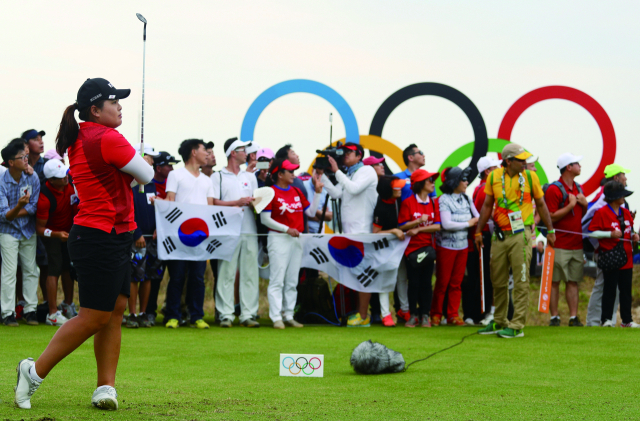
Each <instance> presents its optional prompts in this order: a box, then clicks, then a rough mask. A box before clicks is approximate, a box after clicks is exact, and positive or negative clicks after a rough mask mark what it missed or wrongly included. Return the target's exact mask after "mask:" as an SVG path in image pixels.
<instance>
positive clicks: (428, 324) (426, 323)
mask: <svg viewBox="0 0 640 421" xmlns="http://www.w3.org/2000/svg"><path fill="white" fill-rule="evenodd" d="M420 326H422V327H431V320H430V319H429V316H428V315H426V314H425V315H423V316H422V323H420Z"/></svg>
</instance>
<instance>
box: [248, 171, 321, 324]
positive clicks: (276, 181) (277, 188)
mask: <svg viewBox="0 0 640 421" xmlns="http://www.w3.org/2000/svg"><path fill="white" fill-rule="evenodd" d="M299 167H300V165H295V164H292V163H291V162H289V161H288V160H286V159H285V160H282V159H276V160H275V161H274V162H273V164H271V168H270V169H269V178H267V181H268V183H267V184H268V185H270V187H271V188H272V189H273V191H274V192H275V196H274V198H273V199H272V200H271V202H270V203H269V205H267V207H266V208H265V210H264V211H262V213H261V214H260V219H261V220H262V223H263V224H264V225H265V226H266V227H267V228H268V229H269V236H268V244H267V251H268V252H269V267H270V271H271V272H270V273H271V276H270V279H269V287H268V288H267V296H268V298H269V317H270V318H271V320H272V321H273V327H274V328H275V329H284V325H285V323H286V324H287V325H289V326H291V327H303V325H302V324H301V323H298V322H297V321H295V320H293V308H294V306H295V305H296V298H297V297H298V290H297V289H296V287H297V286H298V274H299V272H300V263H301V261H302V244H300V239H299V238H298V236H300V233H301V232H303V231H304V218H303V216H302V212H304V213H305V214H306V215H307V216H309V217H312V216H315V214H316V209H318V203H319V202H320V193H321V192H322V188H323V187H324V184H322V182H320V177H321V176H319V175H317V174H314V179H313V185H314V187H315V189H316V193H317V194H316V195H315V196H313V203H311V205H309V202H308V201H307V199H306V197H304V195H303V194H302V192H300V190H298V189H297V188H296V187H294V186H292V184H293V180H295V178H296V177H295V176H294V175H293V172H294V171H295V170H297V169H298V168H299ZM280 233H286V234H289V235H283V234H280ZM283 315H284V322H283V321H282V318H283Z"/></svg>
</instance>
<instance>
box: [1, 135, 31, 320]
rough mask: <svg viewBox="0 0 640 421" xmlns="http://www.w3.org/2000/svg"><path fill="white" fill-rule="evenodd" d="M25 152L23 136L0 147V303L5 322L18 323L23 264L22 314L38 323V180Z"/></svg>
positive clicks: (25, 318) (26, 318)
mask: <svg viewBox="0 0 640 421" xmlns="http://www.w3.org/2000/svg"><path fill="white" fill-rule="evenodd" d="M28 158H29V156H28V154H27V152H26V151H25V145H24V140H23V139H14V140H12V141H11V142H9V144H8V145H7V146H5V147H4V149H2V159H3V161H4V162H6V163H7V164H8V165H9V169H8V170H7V171H5V172H4V174H2V175H1V177H2V180H1V182H0V249H1V250H2V271H1V275H0V282H1V284H2V288H0V302H1V304H0V307H1V308H2V320H3V323H4V324H5V326H18V323H17V322H16V319H15V312H14V309H15V306H16V302H15V299H16V270H17V269H18V259H20V267H21V268H22V295H23V296H24V301H25V302H26V305H25V306H24V315H23V318H24V320H25V321H26V322H27V324H29V325H37V324H38V321H37V318H36V306H37V304H38V294H37V291H38V266H37V264H36V244H37V242H36V236H35V235H34V234H35V228H36V227H35V218H34V215H35V214H36V211H37V203H38V196H39V195H40V181H39V180H38V176H37V174H33V173H31V175H27V174H26V173H25V170H26V169H27V166H28V165H29V164H28Z"/></svg>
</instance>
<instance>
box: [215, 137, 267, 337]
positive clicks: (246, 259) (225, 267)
mask: <svg viewBox="0 0 640 421" xmlns="http://www.w3.org/2000/svg"><path fill="white" fill-rule="evenodd" d="M250 145H251V142H243V141H241V140H238V139H237V138H233V139H229V140H227V141H226V142H225V144H224V152H225V155H227V160H228V162H229V163H228V165H227V166H226V167H225V168H223V169H222V170H220V171H218V172H216V173H214V174H213V175H212V176H211V181H212V182H213V190H214V201H213V203H214V204H215V205H217V206H239V207H241V208H242V211H243V213H244V215H243V219H242V234H243V235H242V236H241V237H240V242H239V243H238V246H237V247H236V250H235V251H234V253H233V257H232V258H231V260H230V261H226V260H221V261H220V262H219V265H218V281H217V282H216V292H215V294H216V309H217V310H218V312H219V313H220V327H231V326H232V324H233V321H234V320H235V318H236V317H235V314H234V284H235V280H236V272H237V270H238V266H239V267H240V286H239V293H240V311H241V313H240V324H241V325H242V326H246V327H260V324H259V323H258V322H257V321H256V320H254V316H255V315H257V314H258V298H259V292H260V291H259V285H258V281H259V278H258V237H257V236H256V235H255V234H257V232H258V231H257V228H256V220H255V216H254V213H253V208H252V207H251V200H252V198H253V191H254V190H255V189H257V188H258V181H257V179H256V177H255V175H253V173H250V172H246V171H243V170H241V169H240V165H242V164H244V163H245V162H246V161H247V147H249V146H250Z"/></svg>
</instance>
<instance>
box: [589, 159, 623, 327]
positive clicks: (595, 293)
mask: <svg viewBox="0 0 640 421" xmlns="http://www.w3.org/2000/svg"><path fill="white" fill-rule="evenodd" d="M630 171H631V170H629V169H627V168H624V167H623V166H622V165H619V164H610V165H607V166H606V167H605V169H604V178H603V179H602V185H603V186H604V185H605V184H606V183H608V182H610V181H616V182H618V183H620V184H622V185H623V186H624V187H625V188H626V187H627V176H626V174H627V173H629V172H630ZM603 190H604V187H603V188H602V189H601V190H600V192H599V193H598V195H597V196H596V199H594V200H593V201H592V202H591V203H589V206H588V210H587V212H586V213H585V215H584V216H583V217H582V232H583V233H584V234H588V233H589V224H590V223H591V221H592V220H593V215H594V214H595V213H596V211H597V210H598V209H600V208H602V207H604V206H606V205H607V202H606V201H605V196H604V194H602V192H603ZM622 207H623V208H625V209H627V210H629V204H628V203H627V202H626V201H625V203H624V204H623V205H622ZM631 216H633V217H634V219H635V212H631ZM583 245H585V251H586V249H587V247H588V248H589V250H590V251H596V250H597V249H598V247H599V245H600V244H599V242H598V240H597V239H595V238H591V237H588V238H587V239H586V240H585V241H583ZM603 289H604V274H603V272H602V269H600V268H596V279H595V282H594V284H593V290H592V291H591V296H590V297H589V305H588V306H587V326H600V317H601V315H602V293H603ZM618 298H619V293H616V299H615V303H614V306H613V308H614V311H613V316H612V318H611V323H612V324H613V325H614V326H615V325H616V322H617V317H616V310H617V308H618Z"/></svg>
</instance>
